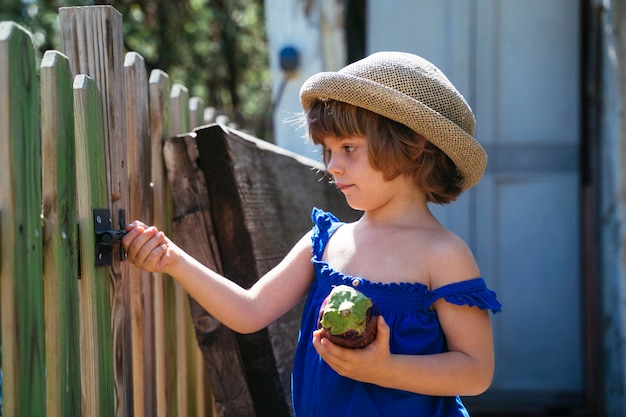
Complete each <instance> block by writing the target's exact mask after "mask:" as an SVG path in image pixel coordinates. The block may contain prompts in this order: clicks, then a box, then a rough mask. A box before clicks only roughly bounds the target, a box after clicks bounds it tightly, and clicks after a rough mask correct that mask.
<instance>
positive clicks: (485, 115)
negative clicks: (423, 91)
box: [367, 0, 583, 411]
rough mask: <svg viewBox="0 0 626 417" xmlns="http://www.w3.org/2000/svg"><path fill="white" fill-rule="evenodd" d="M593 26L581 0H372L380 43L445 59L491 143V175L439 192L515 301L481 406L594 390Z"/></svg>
mask: <svg viewBox="0 0 626 417" xmlns="http://www.w3.org/2000/svg"><path fill="white" fill-rule="evenodd" d="M392 4H393V7H391V5H392ZM390 22H393V24H390ZM394 28H398V29H397V30H394ZM579 38H580V23H579V4H578V2H577V1H570V0H551V1H549V2H546V1H542V0H526V1H519V0H471V1H462V2H459V1H454V0H444V1H436V0H420V1H415V0H396V1H394V2H379V1H370V2H369V3H368V39H367V45H368V48H369V50H368V52H369V53H371V52H375V51H379V50H404V51H407V52H413V53H417V54H419V55H422V56H424V57H425V58H427V59H429V60H431V61H432V62H433V63H434V64H435V65H437V66H439V67H440V68H441V69H442V71H443V72H444V73H445V74H446V75H448V77H449V78H450V80H451V81H452V82H453V83H454V84H455V85H456V86H457V88H458V89H459V90H460V92H461V93H462V94H463V95H464V96H465V98H466V99H467V100H468V102H469V103H470V105H471V106H472V108H473V110H474V112H475V114H476V118H477V131H476V137H477V139H478V140H479V141H480V142H481V143H482V144H483V145H484V146H485V148H486V150H487V153H488V155H489V163H488V167H487V172H486V174H485V177H484V178H483V180H482V181H481V182H480V183H479V185H478V186H477V187H475V188H473V189H471V190H469V191H468V192H466V193H465V194H463V195H462V196H461V198H460V199H459V201H457V202H455V203H452V204H451V205H448V206H443V207H440V206H433V211H434V213H435V215H436V216H437V217H438V218H440V219H441V221H442V222H443V223H444V224H446V225H447V226H448V227H450V228H451V229H452V230H453V231H455V232H456V233H457V234H459V235H460V236H461V237H462V238H463V239H465V240H466V241H467V242H468V244H469V245H470V247H471V248H472V250H473V251H474V254H475V255H476V257H477V260H478V262H479V264H480V267H481V271H482V273H483V276H484V277H485V279H486V280H487V282H488V284H489V286H490V287H491V288H492V289H494V290H495V291H497V293H498V297H499V299H500V300H501V302H502V304H503V312H502V313H501V314H498V315H496V316H493V326H494V335H495V346H496V355H497V366H496V374H495V378H494V381H493V384H492V387H491V388H490V390H489V391H488V393H487V394H485V395H484V396H481V397H478V398H477V399H473V400H468V401H469V402H471V403H472V404H476V406H477V407H479V408H480V407H482V408H485V409H487V408H490V407H493V404H499V406H500V407H501V408H504V409H508V410H512V409H516V410H518V411H519V410H521V409H523V407H524V406H527V408H530V407H533V409H536V408H537V407H540V408H541V407H548V406H554V405H557V406H568V405H575V404H576V403H580V402H582V392H583V377H582V373H583V356H582V340H581V338H582V326H583V325H582V294H581V282H582V272H581V261H580V256H581V248H580V217H581V216H580V202H579V201H580V184H579V183H580V180H579V177H580V172H579V171H580V168H579V162H578V161H579V146H580V145H579V144H580V130H579V119H580V80H579V78H580V72H579V68H580V65H579V58H580V56H579V50H580V47H579ZM507 407H508V408H507Z"/></svg>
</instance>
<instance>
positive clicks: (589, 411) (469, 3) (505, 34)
mask: <svg viewBox="0 0 626 417" xmlns="http://www.w3.org/2000/svg"><path fill="white" fill-rule="evenodd" d="M624 3H625V2H624V1H622V0H614V1H611V0H548V1H546V0H525V1H519V0H390V1H376V0H265V1H262V0H172V1H168V2H158V1H149V0H143V1H136V2H130V1H110V2H78V1H74V2H70V1H67V2H63V1H35V0H33V1H27V0H23V1H20V0H12V1H11V0H0V20H14V21H17V22H19V23H22V24H24V26H26V27H28V28H30V29H31V30H32V31H33V32H34V33H35V42H36V43H37V46H38V47H39V48H40V49H41V51H42V52H43V51H45V50H47V49H59V40H58V39H59V36H58V30H59V29H58V21H57V16H58V8H59V7H63V6H77V5H92V4H110V5H112V6H114V7H115V8H116V9H117V10H119V11H120V12H121V13H122V15H123V17H124V31H125V35H124V36H125V42H126V47H127V48H128V50H133V51H136V52H138V53H140V54H141V55H142V56H143V57H144V59H145V62H146V65H147V66H148V70H151V69H155V68H158V69H162V70H164V71H165V72H167V73H168V74H169V75H170V77H171V78H172V79H173V81H174V82H180V83H182V84H184V85H186V86H187V87H188V88H189V89H190V93H191V94H192V95H194V96H197V97H200V98H202V99H203V100H204V101H205V103H207V105H209V106H212V107H213V108H214V109H215V111H216V113H218V114H223V115H226V116H228V118H229V119H230V121H231V122H233V123H235V125H236V126H237V127H238V128H240V129H241V130H244V131H247V132H248V133H251V134H252V135H254V136H256V137H259V138H261V139H264V140H267V141H270V142H273V143H276V144H278V145H280V146H282V147H285V148H287V149H290V150H292V151H294V152H297V153H300V154H303V155H306V156H309V157H312V158H315V159H319V153H318V152H317V151H316V150H315V149H314V148H313V147H312V146H311V145H310V144H307V143H305V142H304V140H303V138H302V135H303V133H304V132H301V131H297V130H296V129H295V127H294V125H293V123H292V122H291V121H292V120H293V118H294V116H295V115H296V114H297V113H298V112H300V111H301V107H300V103H299V97H298V92H299V89H300V86H301V85H302V83H303V81H304V80H305V79H306V78H308V77H309V76H310V75H312V74H314V73H316V72H319V71H335V70H338V69H339V68H341V67H343V66H344V65H346V64H347V63H349V62H352V61H354V60H356V59H359V58H361V57H363V56H365V55H367V54H370V53H372V52H376V51H381V50H401V51H406V52H411V53H415V54H418V55H421V56H423V57H425V58H426V59H428V60H430V61H432V62H433V63H434V64H435V65H437V66H438V67H439V68H440V69H441V70H442V71H443V72H444V73H445V74H446V75H447V76H448V77H449V78H450V80H451V81H452V82H453V84H455V85H456V86H457V88H458V89H459V91H460V92H461V93H462V94H463V95H464V96H465V98H466V99H467V101H468V102H469V104H470V106H471V107H472V108H473V110H474V113H475V115H476V118H477V130H476V138H477V139H478V140H479V142H481V144H483V146H484V147H485V148H486V150H487V153H488V155H489V164H488V168H487V172H486V175H485V177H484V178H483V180H482V181H481V182H480V183H479V184H478V186H476V187H474V188H473V189H471V190H469V191H468V192H466V193H465V194H464V195H463V196H462V197H461V198H460V199H459V201H458V202H455V203H453V204H451V205H449V206H445V207H440V206H433V211H434V212H435V214H436V215H437V216H438V218H439V219H440V220H441V221H442V222H443V223H444V224H446V225H447V226H448V227H450V228H451V229H452V230H453V231H455V232H456V233H457V234H459V235H460V236H461V237H462V238H464V239H465V240H466V241H467V242H468V244H469V245H470V247H471V248H472V250H473V251H474V254H475V255H476V257H477V259H478V261H479V264H480V266H481V269H482V273H483V275H484V278H485V279H486V281H487V283H488V285H489V286H490V287H491V288H492V289H494V290H495V291H496V292H497V293H498V297H499V299H500V301H501V302H502V304H503V305H504V307H503V311H502V313H500V314H498V315H496V316H494V317H493V326H494V334H495V343H496V355H497V358H496V359H497V366H496V374H495V378H494V381H493V384H492V387H491V388H490V389H489V391H488V392H487V393H486V394H484V395H482V396H480V397H477V398H467V399H464V401H465V402H466V403H467V404H468V407H469V409H470V411H472V415H483V416H487V415H493V416H496V415H497V416H611V417H612V416H616V417H617V416H626V366H625V363H624V362H625V361H624V359H625V357H624V353H625V352H624V350H625V348H626V327H625V324H624V323H625V320H624V319H625V314H626V296H625V288H624V287H625V283H626V282H625V275H626V271H625V266H626V255H625V251H624V241H625V239H626V234H625V232H624V226H623V225H622V223H623V219H624V218H625V217H626V173H625V172H624V166H626V165H625V164H624V163H623V161H625V160H626V147H625V146H624V143H625V142H624V141H625V139H624V138H625V134H626V129H625V127H626V125H625V123H624V117H623V114H624V111H623V104H622V103H623V97H624V93H625V92H626V82H625V81H626V71H624V69H623V67H624V65H623V62H624V59H625V57H626V35H624V33H626V31H625V30H624V29H626V26H625V25H624V23H626V5H625V4H624Z"/></svg>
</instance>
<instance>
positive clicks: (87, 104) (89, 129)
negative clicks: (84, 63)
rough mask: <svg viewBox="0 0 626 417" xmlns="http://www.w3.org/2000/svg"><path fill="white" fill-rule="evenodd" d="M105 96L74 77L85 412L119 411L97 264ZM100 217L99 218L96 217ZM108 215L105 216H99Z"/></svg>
mask: <svg viewBox="0 0 626 417" xmlns="http://www.w3.org/2000/svg"><path fill="white" fill-rule="evenodd" d="M101 106H102V101H101V98H100V96H99V92H98V87H97V86H96V84H95V82H94V81H93V80H92V79H91V78H89V77H88V76H86V75H78V76H77V77H76V78H75V79H74V109H75V119H74V123H75V130H76V136H75V141H76V142H75V146H76V175H77V178H79V179H80V180H79V181H78V183H77V207H78V219H79V226H80V227H79V237H80V265H81V281H80V294H81V328H82V334H81V339H82V341H83V346H82V349H81V353H82V356H81V366H82V378H83V380H82V383H83V390H84V395H83V401H84V403H83V404H84V410H83V411H84V415H89V416H113V415H115V414H114V412H115V398H114V395H115V393H114V392H113V390H114V375H113V368H114V364H113V357H114V356H113V349H112V348H113V341H112V335H111V314H110V313H111V311H110V304H111V287H110V283H109V274H108V272H107V269H106V268H104V267H95V262H96V258H95V251H94V247H95V241H96V238H95V231H94V216H93V209H94V208H103V207H106V204H107V186H106V179H105V175H104V172H105V158H104V135H103V132H104V121H103V120H102V107H101ZM95 221H97V219H96V220H95ZM100 221H106V219H100Z"/></svg>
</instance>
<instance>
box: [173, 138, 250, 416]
mask: <svg viewBox="0 0 626 417" xmlns="http://www.w3.org/2000/svg"><path fill="white" fill-rule="evenodd" d="M190 144H191V145H193V147H195V143H194V139H193V138H192V136H184V137H175V138H170V139H168V140H167V141H166V142H165V146H164V149H163V152H164V156H165V161H166V166H167V172H168V175H169V181H170V184H171V185H172V190H173V199H174V201H175V203H176V204H175V207H176V210H175V220H174V224H173V236H174V238H175V239H176V242H177V243H178V244H179V245H180V246H181V247H182V248H183V249H185V250H186V251H188V253H189V254H191V255H192V256H193V257H195V258H196V259H198V260H199V261H200V262H201V263H203V264H204V265H206V266H208V267H209V268H212V269H214V270H215V271H218V272H222V265H221V260H220V255H219V250H218V248H217V241H216V236H215V232H214V228H213V224H212V220H211V216H210V214H209V210H210V204H209V199H208V190H207V188H206V181H205V179H204V175H203V173H202V171H201V170H200V169H199V168H198V165H197V160H196V159H194V160H191V159H190V152H189V150H188V147H189V146H190ZM189 300H190V305H191V312H192V317H193V321H194V324H195V334H196V338H197V339H198V342H199V344H200V350H201V352H202V355H203V358H204V361H205V362H206V364H207V366H208V368H210V373H209V374H210V377H211V388H212V392H213V396H214V398H215V414H216V415H217V416H220V417H245V416H253V415H254V404H253V402H252V397H251V396H250V392H249V390H248V387H247V384H246V380H245V375H244V372H243V364H242V363H241V359H240V355H239V348H238V346H237V339H236V335H235V333H234V332H233V331H232V330H230V329H228V328H226V327H225V326H223V325H222V324H221V323H219V322H218V321H216V320H215V319H214V318H213V317H211V316H210V315H209V314H208V313H206V312H205V311H204V309H202V307H200V305H199V304H198V303H197V302H196V301H195V300H193V299H192V298H190V299H189ZM217 341H220V343H216V342H217ZM200 368H202V369H204V367H203V366H200Z"/></svg>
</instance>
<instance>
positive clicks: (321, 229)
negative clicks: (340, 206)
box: [311, 207, 341, 260]
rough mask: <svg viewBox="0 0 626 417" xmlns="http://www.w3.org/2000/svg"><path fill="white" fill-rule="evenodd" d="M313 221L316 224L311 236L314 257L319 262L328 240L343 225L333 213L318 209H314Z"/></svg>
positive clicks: (312, 213)
mask: <svg viewBox="0 0 626 417" xmlns="http://www.w3.org/2000/svg"><path fill="white" fill-rule="evenodd" d="M311 220H312V221H313V223H315V225H314V226H313V234H312V236H311V240H312V242H313V256H314V257H315V258H317V259H318V260H319V259H321V256H322V253H323V252H324V248H325V247H326V243H327V242H328V239H330V236H331V235H332V233H333V232H334V231H335V229H336V228H337V227H339V226H340V225H341V222H340V221H339V219H338V218H337V217H335V215H333V214H332V213H328V212H326V211H324V210H321V209H319V208H317V207H313V211H312V212H311Z"/></svg>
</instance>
